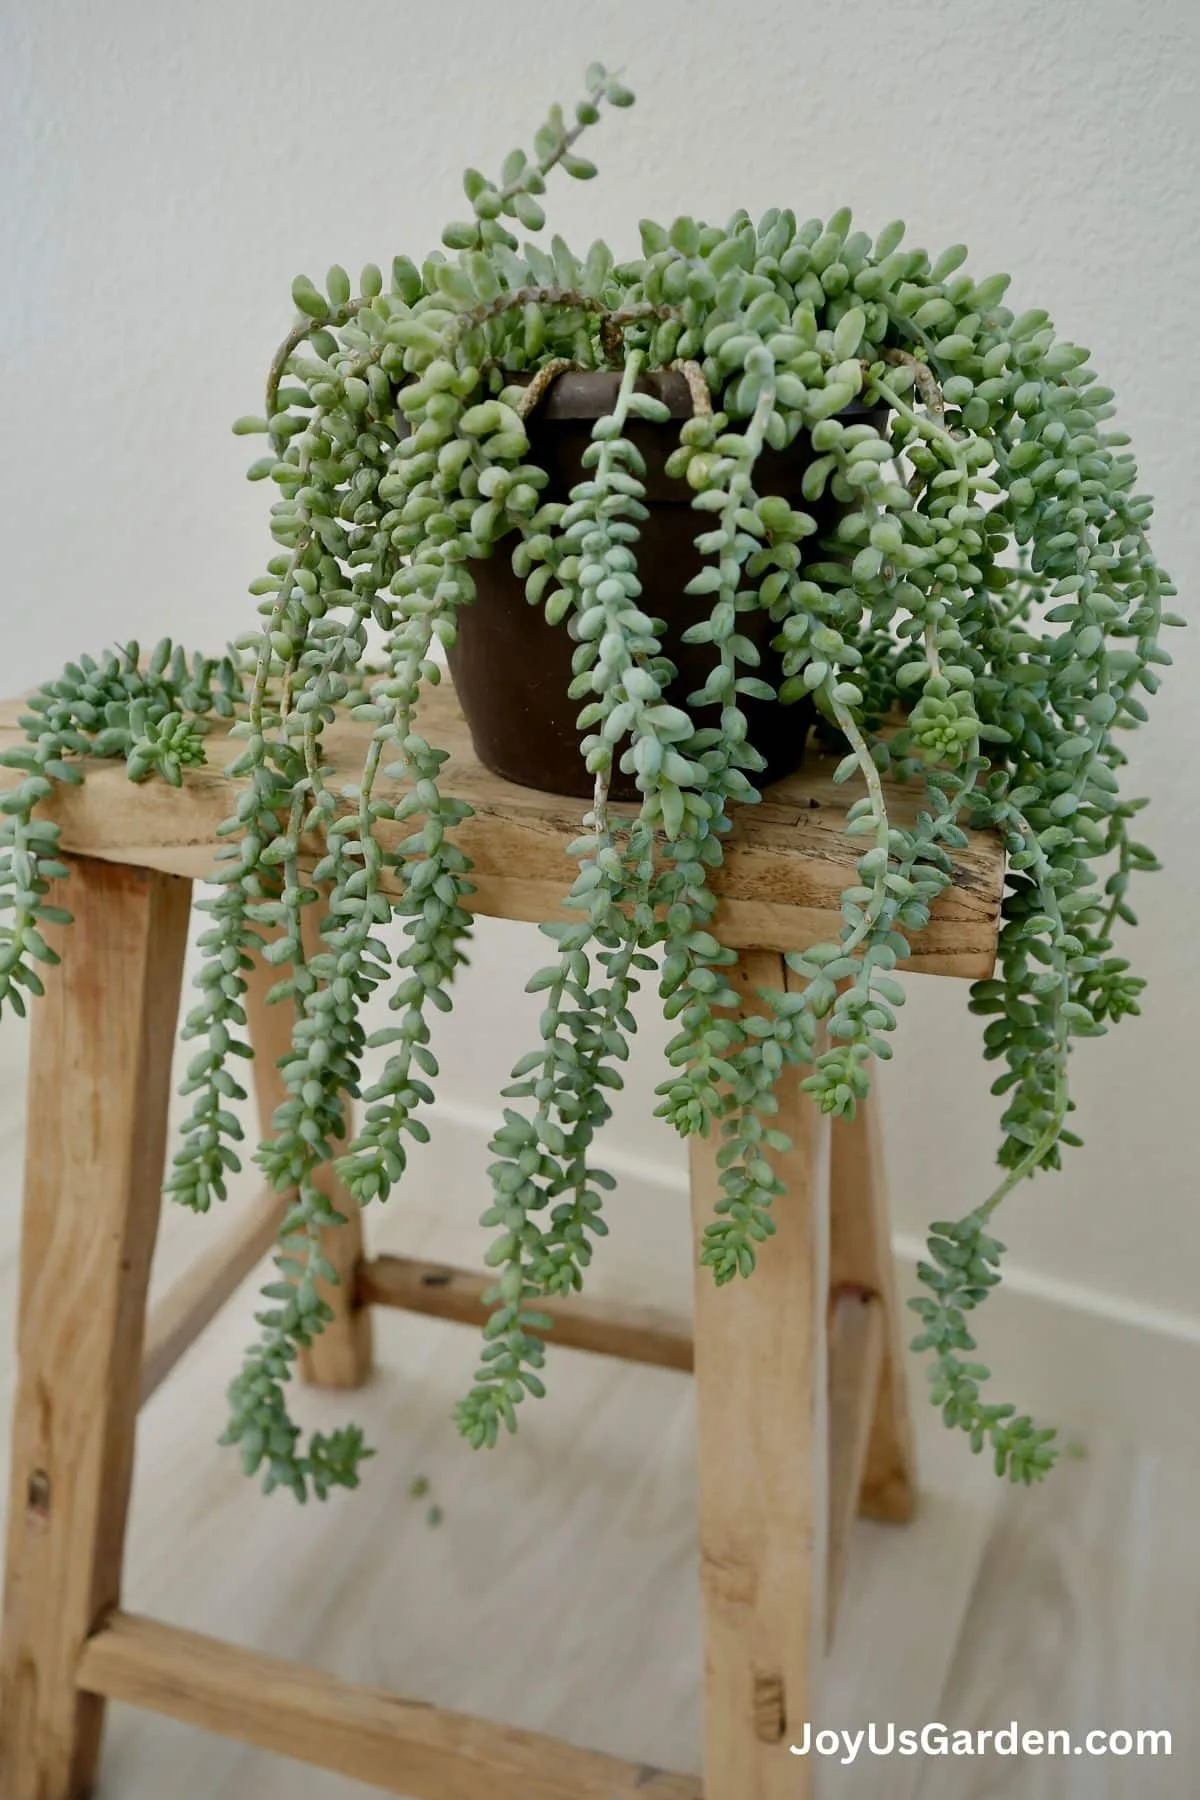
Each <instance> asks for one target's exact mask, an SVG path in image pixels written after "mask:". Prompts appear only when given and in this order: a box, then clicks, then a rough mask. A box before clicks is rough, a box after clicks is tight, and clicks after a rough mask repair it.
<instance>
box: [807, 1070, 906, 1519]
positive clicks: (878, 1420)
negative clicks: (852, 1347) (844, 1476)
mask: <svg viewBox="0 0 1200 1800" xmlns="http://www.w3.org/2000/svg"><path fill="white" fill-rule="evenodd" d="M831 1154H832V1167H831V1172H830V1221H829V1279H830V1284H831V1286H832V1287H833V1288H834V1290H837V1289H839V1288H861V1289H862V1290H864V1291H865V1292H866V1293H871V1294H878V1295H879V1297H880V1299H881V1300H882V1302H883V1307H884V1314H885V1322H886V1328H885V1332H884V1358H883V1376H882V1379H881V1381H880V1384H879V1400H878V1405H877V1407H876V1411H875V1419H874V1423H873V1425H872V1428H871V1441H870V1445H869V1447H868V1451H867V1464H866V1469H865V1471H864V1475H863V1489H862V1498H861V1501H860V1510H861V1511H862V1512H864V1513H866V1514H867V1516H868V1517H870V1518H872V1519H888V1520H891V1521H893V1522H895V1523H897V1524H902V1523H904V1521H905V1520H907V1519H910V1518H911V1517H912V1513H913V1508H914V1506H915V1505H916V1452H915V1450H914V1447H913V1433H912V1421H911V1417H910V1414H909V1408H908V1383H907V1370H908V1354H907V1338H908V1335H909V1334H908V1333H906V1332H905V1329H904V1323H905V1314H904V1311H903V1308H902V1306H901V1302H900V1298H899V1295H898V1294H897V1291H896V1273H895V1264H894V1259H893V1256H892V1241H891V1221H890V1218H889V1216H888V1201H887V1174H886V1168H885V1163H884V1151H883V1137H882V1133H881V1130H880V1123H879V1109H878V1103H877V1102H876V1101H875V1100H874V1099H871V1100H868V1101H867V1102H866V1104H865V1105H862V1106H860V1107H859V1108H858V1110H857V1112H856V1113H855V1116H854V1118H853V1119H835V1120H834V1122H833V1133H832V1139H831Z"/></svg>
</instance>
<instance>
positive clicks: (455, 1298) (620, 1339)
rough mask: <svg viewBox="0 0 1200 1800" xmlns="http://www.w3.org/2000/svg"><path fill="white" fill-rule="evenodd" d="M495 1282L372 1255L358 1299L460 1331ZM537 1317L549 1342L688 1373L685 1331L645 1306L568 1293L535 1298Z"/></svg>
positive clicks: (482, 1312) (481, 1318) (480, 1311)
mask: <svg viewBox="0 0 1200 1800" xmlns="http://www.w3.org/2000/svg"><path fill="white" fill-rule="evenodd" d="M495 1279H496V1278H495V1276H494V1275H479V1274H476V1273H475V1271H474V1270H472V1269H456V1268H453V1267H452V1266H450V1265H449V1264H446V1263H431V1262H425V1261H423V1260H422V1259H421V1258H420V1257H415V1256H377V1257H374V1258H372V1259H371V1260H369V1261H367V1262H365V1263H363V1264H362V1265H361V1267H360V1269H359V1273H358V1297H359V1300H360V1302H362V1303H365V1304H366V1305H369V1306H398V1307H402V1308H403V1309H404V1310H405V1311H407V1312H417V1313H425V1314H427V1315H429V1316H430V1317H432V1318H438V1319H454V1320H457V1322H458V1323H459V1324H460V1325H482V1324H484V1322H485V1321H486V1320H487V1318H488V1316H489V1314H490V1313H491V1311H492V1308H491V1307H490V1306H488V1305H487V1304H486V1303H485V1301H484V1298H483V1296H484V1294H485V1293H486V1292H487V1291H488V1289H489V1288H491V1287H494V1286H495ZM538 1311H539V1312H544V1313H545V1314H546V1315H547V1316H548V1317H549V1318H551V1319H553V1321H554V1328H553V1330H552V1331H549V1332H545V1333H543V1334H542V1335H544V1336H545V1337H546V1338H547V1340H548V1341H549V1342H550V1343H551V1344H562V1345H563V1346H565V1347H566V1348H567V1349H571V1350H591V1351H594V1352H595V1353H596V1354H597V1355H599V1356H617V1357H621V1358H623V1359H624V1360H625V1361H626V1362H642V1363H651V1364H653V1365H655V1366H656V1367H658V1368H662V1369H683V1370H690V1369H691V1367H692V1362H693V1350H692V1330H691V1326H690V1325H689V1324H688V1323H686V1321H680V1320H678V1319H672V1318H670V1317H668V1316H667V1315H666V1314H665V1313H661V1312H656V1311H654V1310H653V1309H652V1308H650V1307H645V1306H629V1305H624V1304H622V1303H621V1302H619V1301H609V1302H604V1301H593V1300H584V1299H582V1298H581V1297H580V1296H579V1295H576V1294H572V1295H570V1296H569V1297H567V1298H565V1299H561V1300H560V1299H548V1300H539V1301H538Z"/></svg>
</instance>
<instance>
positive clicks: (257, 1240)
mask: <svg viewBox="0 0 1200 1800" xmlns="http://www.w3.org/2000/svg"><path fill="white" fill-rule="evenodd" d="M233 1204H234V1206H237V1207H238V1213H237V1218H236V1221H235V1223H234V1224H232V1225H229V1226H227V1227H226V1228H225V1229H224V1230H223V1231H222V1232H221V1234H220V1239H219V1242H217V1243H215V1244H213V1245H211V1246H210V1247H209V1248H208V1250H206V1251H205V1253H204V1254H203V1255H202V1256H200V1257H198V1258H197V1259H196V1261H195V1262H193V1263H192V1264H191V1265H190V1267H189V1268H188V1269H186V1270H185V1272H184V1273H183V1274H182V1275H181V1276H180V1277H179V1279H178V1281H177V1282H176V1283H175V1285H174V1286H173V1287H172V1288H170V1289H169V1290H168V1292H167V1293H166V1294H165V1295H164V1296H163V1298H162V1299H161V1300H160V1301H158V1302H157V1304H156V1305H155V1306H154V1307H153V1308H152V1309H151V1313H150V1318H149V1322H148V1324H147V1326H146V1351H145V1355H144V1356H143V1358H142V1390H141V1403H142V1405H143V1406H144V1405H145V1404H146V1402H147V1400H148V1399H149V1398H150V1396H151V1394H153V1393H154V1392H155V1390H156V1389H157V1388H159V1387H161V1385H162V1383H163V1382H164V1381H165V1380H166V1378H167V1376H168V1375H169V1374H170V1373H171V1370H172V1369H173V1368H174V1367H175V1365H176V1363H177V1362H178V1361H179V1359H180V1357H181V1356H183V1355H184V1353H185V1352H186V1351H187V1350H188V1349H189V1348H190V1347H191V1345H192V1344H194V1343H195V1341H196V1339H197V1338H198V1337H199V1336H200V1333H201V1332H202V1331H203V1330H204V1328H205V1326H206V1325H209V1324H211V1322H212V1321H213V1319H215V1318H216V1316H217V1314H218V1313H219V1312H220V1310H221V1308H222V1307H223V1306H224V1304H225V1302H226V1301H227V1300H228V1299H229V1297H230V1295H231V1294H233V1293H234V1292H235V1291H236V1289H237V1288H239V1287H240V1286H241V1284H242V1282H243V1281H244V1280H245V1279H246V1276H247V1275H248V1274H249V1273H250V1271H251V1269H253V1268H254V1267H255V1265H256V1264H257V1263H260V1262H261V1261H262V1259H263V1257H264V1256H265V1255H266V1254H267V1252H268V1250H269V1249H270V1248H271V1246H272V1244H273V1243H274V1242H275V1239H276V1237H277V1236H278V1234H279V1227H280V1225H281V1224H282V1222H283V1215H284V1213H285V1212H286V1211H287V1205H288V1202H287V1198H286V1196H282V1195H280V1194H277V1193H276V1192H275V1190H274V1189H273V1188H263V1189H261V1190H260V1192H259V1193H257V1194H255V1195H254V1197H253V1198H252V1199H251V1200H250V1201H249V1202H248V1203H245V1204H240V1203H238V1202H236V1201H235V1202H234V1203H233Z"/></svg>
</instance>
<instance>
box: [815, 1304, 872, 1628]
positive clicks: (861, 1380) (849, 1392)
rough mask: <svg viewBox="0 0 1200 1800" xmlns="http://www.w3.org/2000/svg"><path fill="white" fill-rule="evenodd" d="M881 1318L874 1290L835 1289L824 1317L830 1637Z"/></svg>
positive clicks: (864, 1444) (868, 1421)
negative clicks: (826, 1335)
mask: <svg viewBox="0 0 1200 1800" xmlns="http://www.w3.org/2000/svg"><path fill="white" fill-rule="evenodd" d="M885 1335H886V1321H885V1318H884V1309H883V1302H882V1301H881V1300H880V1299H879V1297H878V1295H876V1294H864V1293H861V1292H859V1291H857V1290H854V1289H848V1290H847V1289H844V1290H843V1291H842V1292H841V1293H837V1292H835V1293H834V1295H833V1303H832V1306H831V1308H830V1319H829V1556H828V1562H827V1577H826V1579H827V1595H826V1600H827V1604H826V1623H825V1635H826V1639H827V1641H832V1638H833V1631H834V1626H835V1625H836V1623H837V1611H838V1603H839V1601H840V1600H841V1596H842V1585H843V1583H844V1581H845V1578H846V1566H847V1563H848V1561H849V1554H850V1540H851V1537H852V1536H853V1532H854V1520H855V1517H856V1515H857V1513H858V1509H859V1497H860V1495H861V1493H862V1489H863V1474H864V1471H865V1469H866V1462H867V1451H868V1447H869V1444H870V1440H871V1425H872V1421H873V1420H874V1417H875V1413H876V1409H877V1407H878V1403H879V1382H880V1378H881V1376H882V1374H883V1356H884V1339H885Z"/></svg>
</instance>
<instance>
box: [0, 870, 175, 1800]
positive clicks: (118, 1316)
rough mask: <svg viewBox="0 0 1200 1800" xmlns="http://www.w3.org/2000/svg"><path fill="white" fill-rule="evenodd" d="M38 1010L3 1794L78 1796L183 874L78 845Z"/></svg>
mask: <svg viewBox="0 0 1200 1800" xmlns="http://www.w3.org/2000/svg"><path fill="white" fill-rule="evenodd" d="M55 889H56V891H55V893H54V894H53V899H54V901H55V902H56V903H57V904H59V905H66V906H67V907H69V909H70V910H71V911H72V912H73V913H74V915H75V921H74V924H73V925H71V926H68V927H65V928H56V929H55V930H54V931H53V932H48V933H47V936H48V938H53V940H54V941H55V945H56V948H58V949H59V950H60V952H61V953H62V955H63V957H64V960H63V962H62V963H61V964H60V965H59V966H58V967H57V968H53V969H50V970H49V971H48V972H47V974H46V978H45V979H46V994H45V998H44V999H42V1000H40V1001H39V1002H38V1004H37V1007H36V1009H35V1012H34V1019H33V1043H32V1052H31V1060H30V1084H29V1138H28V1146H27V1154H26V1170H25V1207H24V1223H23V1234H22V1244H21V1291H20V1304H19V1323H18V1361H19V1366H18V1376H17V1396H16V1404H15V1411H14V1423H13V1457H12V1471H11V1486H10V1499H9V1515H8V1519H9V1523H8V1560H7V1580H6V1586H5V1598H4V1625H3V1637H2V1640H0V1793H2V1794H3V1795H4V1800H76V1796H82V1795H83V1794H84V1793H86V1792H87V1790H88V1789H89V1787H90V1785H91V1781H92V1777H93V1773H94V1770H95V1764H96V1759H97V1755H98V1752H99V1744H100V1734H101V1729H102V1724H103V1707H102V1705H101V1704H100V1702H98V1701H97V1700H96V1699H95V1698H94V1697H91V1696H87V1695H84V1696H81V1695H79V1694H78V1693H77V1691H76V1686H75V1668H76V1663H77V1659H78V1656H79V1653H80V1650H81V1648H82V1646H83V1644H84V1641H85V1640H86V1638H87V1637H88V1635H89V1634H90V1633H91V1632H92V1631H93V1630H94V1629H95V1627H96V1624H97V1622H98V1620H99V1619H100V1618H101V1617H103V1615H104V1614H105V1613H106V1612H107V1611H109V1610H110V1609H111V1608H112V1607H113V1606H115V1605H116V1603H117V1600H118V1598H119V1592H120V1581H121V1566H122V1560H123V1553H124V1536H125V1515H126V1510H127V1506H128V1501H129V1488H130V1481H131V1476H132V1469H133V1443H134V1427H135V1422H136V1419H137V1409H138V1374H139V1368H140V1364H141V1356H142V1335H143V1324H144V1318H145V1300H146V1288H147V1283H148V1281H149V1275H150V1262H151V1258H152V1255H153V1251H154V1240H155V1234H156V1231H157V1227H158V1215H159V1202H160V1195H161V1186H162V1177H163V1163H164V1158H165V1152H166V1123H167V1107H168V1101H169V1094H170V1082H171V1050H172V1044H173V1040H174V1034H175V1023H176V1019H177V1016H178V1010H179V989H180V981H181V977H182V970H183V955H184V948H185V942H186V937H187V926H188V914H189V907H190V884H189V883H188V882H186V881H181V880H178V879H177V878H174V877H172V876H164V875H161V874H150V873H147V872H146V871H144V870H138V869H133V868H121V867H119V866H116V865H113V864H109V863H102V862H76V863H75V864H74V865H73V866H72V868H71V876H70V879H69V880H67V881H63V882H58V883H56V884H55Z"/></svg>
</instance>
